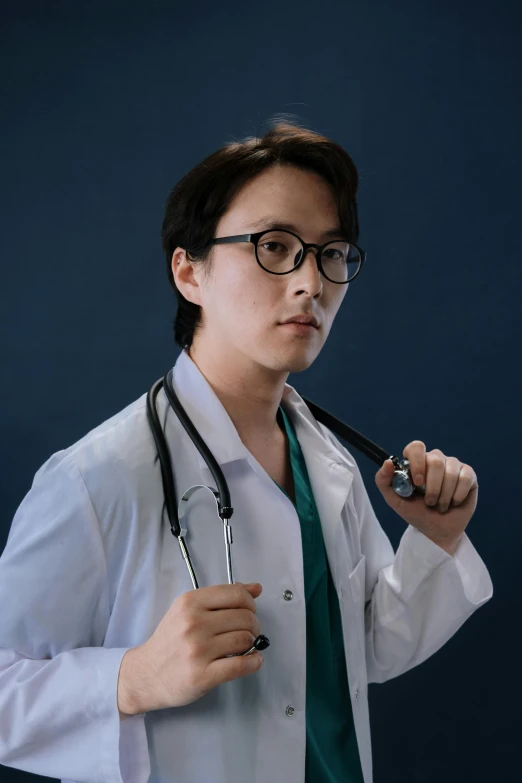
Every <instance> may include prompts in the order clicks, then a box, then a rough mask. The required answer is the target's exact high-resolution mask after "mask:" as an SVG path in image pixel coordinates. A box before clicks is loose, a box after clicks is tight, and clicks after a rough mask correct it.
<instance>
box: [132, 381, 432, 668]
mask: <svg viewBox="0 0 522 783" xmlns="http://www.w3.org/2000/svg"><path fill="white" fill-rule="evenodd" d="M162 388H163V390H164V392H165V395H166V397H167V400H168V402H169V405H170V406H171V407H172V409H173V410H174V412H175V413H176V415H177V417H178V419H179V421H180V422H181V424H182V426H183V427H184V429H185V431H186V433H187V435H188V436H189V438H190V439H191V440H192V442H193V443H194V445H195V446H196V448H197V449H198V451H199V453H200V454H201V456H202V457H203V458H204V460H205V462H206V463H207V466H208V468H209V470H210V472H211V474H212V477H213V479H214V481H215V483H216V487H217V490H216V489H214V488H213V487H208V486H206V485H204V484H196V485H194V486H192V487H190V488H189V489H188V490H187V491H186V492H185V493H184V495H183V497H182V498H181V500H180V502H179V507H177V506H176V495H175V487H174V478H173V475H174V474H173V470H172V461H171V457H170V452H169V448H168V445H167V441H166V438H165V435H164V434H163V429H162V427H161V423H160V420H159V417H158V412H157V408H156V398H157V396H158V393H159V392H160V390H161V389H162ZM302 399H303V401H304V402H305V403H306V405H307V406H308V408H309V409H310V411H311V412H312V414H313V415H314V417H315V418H316V420H317V421H320V422H321V423H322V424H324V425H325V426H326V427H328V428H329V429H330V430H332V431H333V432H334V433H335V434H336V435H338V436H339V437H341V438H343V439H344V440H346V441H347V442H348V443H350V444H351V445H352V446H354V447H355V448H356V449H358V450H359V451H360V452H362V453H363V454H365V455H366V456H367V457H369V458H370V459H371V460H373V462H375V463H377V464H378V465H379V466H381V465H382V464H383V463H384V462H385V461H386V460H387V459H390V460H391V461H392V462H393V464H394V466H395V474H394V477H393V479H392V487H393V489H394V490H395V492H396V493H397V494H398V495H401V497H409V496H410V495H413V494H415V493H417V494H424V491H425V486H422V487H416V486H415V485H414V483H413V480H412V478H411V474H410V471H409V461H408V460H407V459H402V460H401V459H399V458H398V457H395V456H393V455H389V454H388V452H387V451H385V450H384V449H383V448H382V447H381V446H378V445H377V444H376V443H374V442H373V441H372V440H370V439H369V438H367V437H366V436H365V435H363V434H362V433H360V432H358V431H357V430H355V429H354V428H353V427H350V426H349V425H348V424H346V423H345V422H344V421H341V420H340V419H338V418H337V417H336V416H334V415H333V414H332V413H329V412H328V411H326V410H324V408H321V407H320V406H319V405H317V404H316V403H314V402H312V401H311V400H309V399H307V398H306V397H302ZM146 407H147V419H148V423H149V426H150V429H151V431H152V435H153V438H154V442H155V445H156V450H157V453H158V459H159V461H160V468H161V480H162V485H163V494H164V498H165V508H166V511H167V516H168V519H169V522H170V527H171V532H172V534H173V535H174V536H175V537H176V538H177V539H178V544H179V547H180V550H181V554H182V556H183V559H184V560H185V563H186V566H187V569H188V571H189V574H190V578H191V581H192V585H193V588H194V589H197V588H198V586H199V585H198V581H197V578H196V573H195V571H194V567H193V565H192V561H191V558H190V553H189V550H188V546H187V545H186V542H185V535H186V533H187V529H186V528H185V527H183V526H182V522H183V521H184V518H185V511H186V505H187V503H188V500H189V498H190V497H191V496H192V494H193V493H194V492H195V491H196V490H198V489H207V490H209V491H210V492H212V494H213V496H214V499H215V501H216V506H217V513H218V516H219V518H220V519H221V521H222V523H223V533H224V539H225V552H226V560H227V575H228V581H229V584H234V577H233V572H232V558H231V551H230V546H231V544H232V542H233V538H232V527H231V525H230V522H229V520H230V518H231V517H232V514H233V513H234V509H233V507H232V505H231V499H230V490H229V487H228V484H227V481H226V479H225V476H224V474H223V471H222V470H221V467H220V465H219V464H218V462H217V461H216V459H215V457H214V455H213V454H212V452H211V451H210V449H209V448H208V446H207V444H206V443H205V441H204V440H203V438H202V437H201V435H200V434H199V432H198V430H197V429H196V427H195V426H194V424H193V423H192V421H191V420H190V417H189V416H188V414H187V412H186V411H185V409H184V407H183V405H182V404H181V402H180V400H179V398H178V396H177V394H176V392H175V390H174V387H173V385H172V369H171V370H169V372H167V373H166V374H165V376H164V377H162V378H159V379H158V380H157V381H156V382H155V383H154V384H153V385H152V387H151V388H150V389H149V392H148V393H147V401H146ZM269 644H270V642H269V640H268V639H267V637H266V636H264V635H263V634H260V635H259V636H258V637H257V638H256V639H255V641H254V644H253V646H252V647H251V648H250V649H249V650H247V651H246V652H244V653H234V655H250V654H252V653H253V652H255V651H256V650H263V649H266V647H268V646H269Z"/></svg>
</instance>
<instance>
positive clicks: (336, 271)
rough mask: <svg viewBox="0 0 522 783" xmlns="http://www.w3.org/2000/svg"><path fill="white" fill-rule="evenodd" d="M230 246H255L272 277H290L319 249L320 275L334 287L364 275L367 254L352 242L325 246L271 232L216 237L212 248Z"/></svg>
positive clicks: (288, 233) (275, 230)
mask: <svg viewBox="0 0 522 783" xmlns="http://www.w3.org/2000/svg"><path fill="white" fill-rule="evenodd" d="M231 242H252V243H253V245H254V247H255V252H256V259H257V263H258V264H259V266H260V267H261V268H262V269H264V270H265V272H269V273H270V274H271V275H288V274H289V273H290V272H295V270H296V269H297V268H298V267H299V266H301V264H302V263H303V261H304V258H305V256H306V254H307V252H308V250H309V249H310V248H311V247H314V248H316V250H317V254H316V261H317V266H318V268H319V271H320V272H321V274H322V275H324V277H326V279H327V280H329V281H330V282H331V283H337V284H339V285H342V284H343V283H349V282H351V281H352V280H353V279H354V277H357V275H358V274H359V272H360V271H361V268H362V265H363V264H364V262H365V260H366V252H365V251H364V250H363V249H362V248H360V247H358V246H357V245H354V244H352V243H350V242H346V241H344V240H342V239H333V240H331V241H330V242H326V244H324V245H315V244H313V243H311V242H310V243H306V242H303V240H302V239H301V237H299V236H298V235H297V234H294V233H293V231H287V230H286V229H279V228H271V229H268V230H266V231H259V232H258V233H257V234H237V235H235V236H231V237H217V238H216V239H213V240H212V242H211V244H212V245H224V244H228V243H231Z"/></svg>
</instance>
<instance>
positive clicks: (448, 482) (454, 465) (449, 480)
mask: <svg viewBox="0 0 522 783" xmlns="http://www.w3.org/2000/svg"><path fill="white" fill-rule="evenodd" d="M462 467H463V466H462V462H460V460H458V459H457V458H456V457H446V468H445V471H444V478H443V481H442V487H441V490H440V495H439V503H438V505H439V511H440V512H442V513H444V512H445V511H447V510H448V507H449V504H450V502H451V499H452V498H453V495H454V493H455V490H456V488H457V484H458V483H459V476H460V471H461V468H462Z"/></svg>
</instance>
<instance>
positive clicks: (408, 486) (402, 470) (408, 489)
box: [390, 457, 426, 498]
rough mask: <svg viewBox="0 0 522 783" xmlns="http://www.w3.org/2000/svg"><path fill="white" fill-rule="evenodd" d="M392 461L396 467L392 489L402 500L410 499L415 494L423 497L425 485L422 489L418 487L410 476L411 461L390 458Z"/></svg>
mask: <svg viewBox="0 0 522 783" xmlns="http://www.w3.org/2000/svg"><path fill="white" fill-rule="evenodd" d="M390 459H391V461H392V462H393V464H394V465H395V473H394V474H393V478H392V483H391V485H392V487H393V489H394V490H395V492H396V493H397V495H400V497H402V498H409V497H410V496H411V495H413V493H414V492H415V493H417V494H419V495H423V494H424V492H425V489H426V486H425V484H423V485H422V486H421V487H416V486H415V484H414V483H413V481H412V480H411V474H410V461H409V460H407V459H402V460H400V459H399V458H398V457H390Z"/></svg>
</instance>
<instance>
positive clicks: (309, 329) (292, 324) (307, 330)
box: [279, 321, 319, 335]
mask: <svg viewBox="0 0 522 783" xmlns="http://www.w3.org/2000/svg"><path fill="white" fill-rule="evenodd" d="M279 326H283V327H285V328H286V329H288V330H291V331H293V332H295V333H296V334H304V335H311V334H313V333H314V332H318V331H319V327H318V326H314V325H313V324H302V323H299V322H298V321H287V322H286V323H284V324H279Z"/></svg>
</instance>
